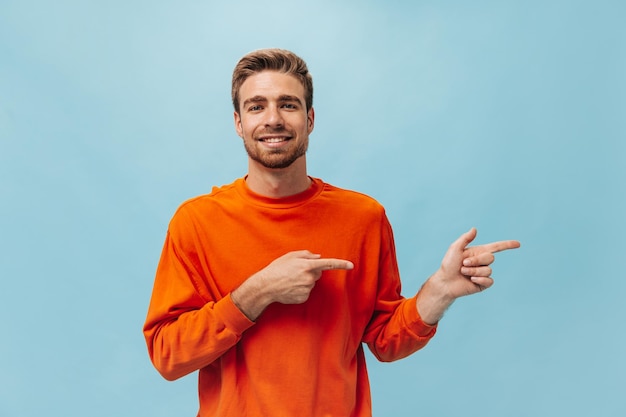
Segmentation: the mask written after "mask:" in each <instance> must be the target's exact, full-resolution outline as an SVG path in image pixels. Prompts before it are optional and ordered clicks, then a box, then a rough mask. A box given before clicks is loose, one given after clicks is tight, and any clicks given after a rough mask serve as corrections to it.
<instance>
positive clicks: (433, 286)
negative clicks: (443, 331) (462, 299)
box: [416, 271, 455, 326]
mask: <svg viewBox="0 0 626 417" xmlns="http://www.w3.org/2000/svg"><path fill="white" fill-rule="evenodd" d="M439 277H440V275H439V271H438V272H436V273H435V274H434V275H433V276H431V277H430V278H429V279H428V280H427V281H426V282H425V283H424V285H423V286H422V288H421V289H420V290H419V292H418V293H417V297H416V308H417V312H418V314H419V315H420V317H421V318H422V321H423V322H424V323H425V324H428V325H431V326H434V325H436V324H437V323H438V322H439V320H441V318H442V317H443V315H444V313H445V312H446V310H447V309H448V307H450V305H452V303H453V302H454V300H455V297H454V296H452V295H451V294H450V293H449V291H448V290H447V286H446V285H445V283H444V282H443V281H442V280H441V279H440V278H439Z"/></svg>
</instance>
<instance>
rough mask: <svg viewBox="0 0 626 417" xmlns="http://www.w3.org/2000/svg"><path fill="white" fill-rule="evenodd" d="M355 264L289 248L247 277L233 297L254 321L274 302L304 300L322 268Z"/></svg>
mask: <svg viewBox="0 0 626 417" xmlns="http://www.w3.org/2000/svg"><path fill="white" fill-rule="evenodd" d="M352 268H354V265H353V264H352V262H350V261H347V260H345V259H335V258H322V257H321V255H318V254H314V253H311V252H309V251H307V250H301V251H295V252H289V253H287V254H285V255H283V256H281V257H280V258H277V259H276V260H274V261H273V262H272V263H270V264H269V265H268V266H266V267H265V268H263V269H262V270H260V271H259V272H257V273H256V274H254V275H252V276H251V277H250V278H248V279H247V280H246V281H245V282H244V283H243V284H241V286H240V287H239V288H237V289H236V290H234V291H233V292H232V293H231V298H232V300H233V302H234V303H235V305H236V306H237V307H238V308H239V309H240V310H241V311H242V312H243V313H244V314H245V315H246V316H247V317H248V318H249V319H250V320H253V321H254V320H256V319H257V318H258V316H260V315H261V313H262V312H263V310H265V308H266V307H267V306H268V305H270V304H272V303H274V302H278V303H282V304H302V303H304V302H305V301H306V300H308V299H309V295H310V294H311V291H312V290H313V287H315V283H316V282H317V280H318V279H320V277H321V276H322V272H323V271H327V270H330V269H345V270H349V269H352Z"/></svg>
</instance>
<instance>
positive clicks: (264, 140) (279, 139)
mask: <svg viewBox="0 0 626 417" xmlns="http://www.w3.org/2000/svg"><path fill="white" fill-rule="evenodd" d="M284 140H285V138H265V139H263V142H268V143H278V142H283V141H284Z"/></svg>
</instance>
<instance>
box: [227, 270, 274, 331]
mask: <svg viewBox="0 0 626 417" xmlns="http://www.w3.org/2000/svg"><path fill="white" fill-rule="evenodd" d="M260 281H262V277H261V276H260V275H259V274H258V273H257V274H255V275H252V276H251V277H250V278H248V279H247V280H245V281H244V282H243V283H242V284H241V285H240V286H239V287H238V288H237V289H235V290H233V291H232V292H231V294H230V297H231V299H232V300H233V303H234V304H235V306H237V308H238V309H239V310H240V311H241V312H242V313H243V314H244V315H246V317H248V318H249V319H250V320H252V321H255V320H256V319H257V318H258V317H259V316H260V315H261V313H262V312H263V310H265V308H266V307H267V306H268V305H270V304H271V303H272V302H273V301H272V300H271V299H270V297H269V296H268V295H267V294H266V293H265V291H263V290H264V286H263V285H262V284H261V282H260Z"/></svg>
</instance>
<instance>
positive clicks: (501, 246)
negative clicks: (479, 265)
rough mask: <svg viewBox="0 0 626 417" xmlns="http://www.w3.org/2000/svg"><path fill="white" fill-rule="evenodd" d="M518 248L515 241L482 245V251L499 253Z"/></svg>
mask: <svg viewBox="0 0 626 417" xmlns="http://www.w3.org/2000/svg"><path fill="white" fill-rule="evenodd" d="M519 247H520V243H519V242H518V241H517V240H501V241H499V242H491V243H487V244H485V245H483V249H485V250H487V251H489V252H491V253H496V252H501V251H503V250H509V249H517V248H519Z"/></svg>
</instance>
